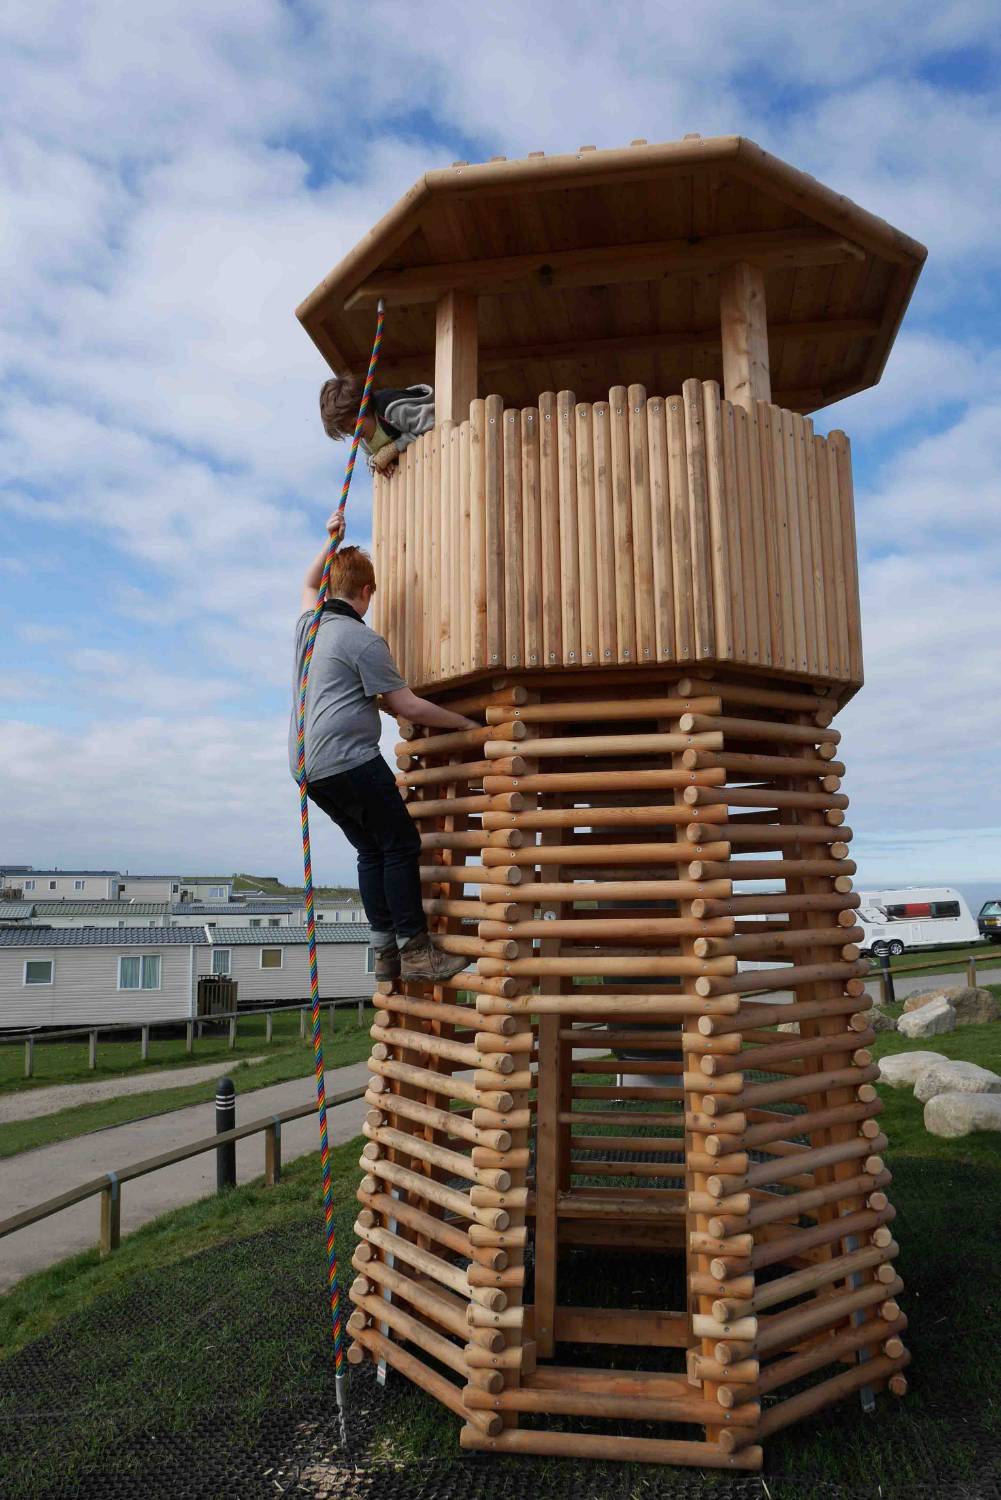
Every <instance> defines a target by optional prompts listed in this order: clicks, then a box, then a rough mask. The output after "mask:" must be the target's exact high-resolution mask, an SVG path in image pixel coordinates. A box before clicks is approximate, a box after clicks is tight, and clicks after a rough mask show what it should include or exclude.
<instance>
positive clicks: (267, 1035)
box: [264, 1010, 275, 1042]
mask: <svg viewBox="0 0 1001 1500" xmlns="http://www.w3.org/2000/svg"><path fill="white" fill-rule="evenodd" d="M274 1031H275V1016H274V1011H271V1010H269V1011H268V1013H267V1015H266V1016H265V1017H264V1040H265V1041H266V1042H270V1041H271V1040H272V1039H273V1037H274Z"/></svg>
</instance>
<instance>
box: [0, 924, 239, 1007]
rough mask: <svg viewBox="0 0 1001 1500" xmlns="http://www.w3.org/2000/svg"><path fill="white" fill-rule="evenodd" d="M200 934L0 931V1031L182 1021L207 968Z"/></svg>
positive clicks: (171, 931)
mask: <svg viewBox="0 0 1001 1500" xmlns="http://www.w3.org/2000/svg"><path fill="white" fill-rule="evenodd" d="M209 968H210V960H209V948H208V944H207V943H206V941H205V936H204V934H203V933H200V932H192V931H191V930H189V929H186V928H182V927H153V928H150V927H136V928H124V929H123V928H118V927H83V928H77V927H59V928H51V929H48V928H44V927H31V928H28V929H26V930H25V929H23V928H4V929H3V930H2V931H0V1029H7V1028H12V1029H17V1030H21V1029H23V1028H27V1027H34V1026H58V1027H67V1028H69V1027H73V1026H95V1025H104V1024H107V1023H111V1022H116V1021H120V1022H134V1023H135V1024H137V1025H138V1024H139V1023H140V1022H143V1021H173V1020H184V1019H187V1018H188V1017H192V1016H194V1015H195V1014H196V1011H197V1005H196V997H197V991H198V977H199V975H200V974H205V973H208V972H209Z"/></svg>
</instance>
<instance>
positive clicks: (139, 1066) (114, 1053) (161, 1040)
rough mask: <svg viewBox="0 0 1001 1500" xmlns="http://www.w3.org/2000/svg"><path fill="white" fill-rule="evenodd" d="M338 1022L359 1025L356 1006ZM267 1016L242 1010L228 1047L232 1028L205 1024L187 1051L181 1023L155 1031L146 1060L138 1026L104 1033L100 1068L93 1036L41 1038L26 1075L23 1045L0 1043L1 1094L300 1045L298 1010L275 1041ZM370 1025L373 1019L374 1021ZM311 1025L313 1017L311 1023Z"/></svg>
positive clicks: (277, 1029)
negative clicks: (92, 1050)
mask: <svg viewBox="0 0 1001 1500" xmlns="http://www.w3.org/2000/svg"><path fill="white" fill-rule="evenodd" d="M321 1014H322V1018H323V1023H324V1026H325V1027H326V1025H327V1015H328V1011H327V1007H326V1006H323V1007H322V1008H321ZM335 1015H336V1017H337V1021H336V1025H337V1027H338V1029H340V1027H341V1026H342V1025H345V1026H350V1025H353V1024H354V1018H355V1017H356V1015H357V1006H342V1007H340V1008H339V1009H338V1010H337V1011H336V1012H335ZM265 1025H266V1022H265V1019H264V1016H263V1014H257V1015H255V1014H253V1013H249V1012H248V1013H247V1014H246V1015H243V1014H241V1015H240V1017H239V1019H238V1022H237V1030H236V1046H235V1047H234V1048H233V1050H232V1051H230V1049H229V1027H228V1023H226V1022H224V1023H222V1024H221V1025H216V1026H206V1028H205V1030H204V1032H203V1034H202V1036H201V1037H200V1038H199V1037H196V1038H195V1043H194V1048H193V1050H192V1051H191V1052H190V1053H188V1052H186V1051H185V1050H184V1031H183V1028H179V1029H178V1030H177V1031H175V1033H174V1034H172V1035H171V1034H164V1033H161V1034H159V1035H157V1033H156V1032H153V1033H152V1034H151V1036H150V1043H149V1060H148V1061H147V1062H143V1061H142V1059H141V1058H140V1056H139V1036H138V1027H137V1028H136V1032H135V1033H134V1034H133V1035H131V1036H130V1037H129V1038H128V1039H121V1038H116V1037H114V1036H112V1035H107V1034H106V1035H105V1036H99V1037H98V1041H97V1067H96V1068H95V1069H94V1070H93V1071H91V1069H90V1067H89V1066H88V1057H89V1052H88V1039H87V1037H86V1036H83V1037H81V1038H80V1040H79V1041H66V1042H56V1041H53V1042H47V1041H45V1040H44V1038H41V1037H40V1038H38V1039H37V1040H36V1042H35V1046H34V1075H33V1076H32V1077H31V1078H25V1077H24V1045H23V1043H11V1044H5V1045H0V1093H3V1094H8V1093H15V1094H16V1093H25V1092H28V1091H30V1090H31V1089H37V1088H47V1087H50V1086H51V1085H53V1084H60V1083H96V1082H100V1081H101V1080H102V1079H109V1078H132V1077H135V1076H136V1075H137V1074H139V1073H158V1072H162V1071H164V1070H167V1069H170V1068H193V1067H197V1066H198V1065H199V1064H201V1063H213V1062H228V1061H230V1060H233V1059H235V1060H237V1061H239V1060H240V1059H241V1058H245V1057H259V1056H261V1055H262V1054H268V1053H271V1052H278V1051H279V1050H281V1049H282V1048H283V1047H285V1048H287V1047H290V1046H292V1047H294V1046H298V1045H299V1011H298V1010H295V1011H283V1012H281V1013H280V1014H276V1015H275V1017H274V1031H273V1040H272V1041H271V1042H270V1043H268V1042H266V1041H265V1039H264V1037H265ZM369 1025H371V1019H370V1020H369ZM307 1027H308V1022H307Z"/></svg>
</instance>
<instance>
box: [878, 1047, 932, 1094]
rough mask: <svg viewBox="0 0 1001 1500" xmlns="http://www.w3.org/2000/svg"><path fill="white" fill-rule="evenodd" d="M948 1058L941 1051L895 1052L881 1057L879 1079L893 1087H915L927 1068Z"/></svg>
mask: <svg viewBox="0 0 1001 1500" xmlns="http://www.w3.org/2000/svg"><path fill="white" fill-rule="evenodd" d="M948 1060H949V1059H948V1058H946V1057H943V1056H942V1054H941V1052H895V1053H893V1055H892V1056H891V1057H881V1058H880V1059H879V1081H880V1083H888V1084H889V1085H890V1087H891V1089H909V1088H913V1086H914V1082H915V1080H916V1079H917V1078H919V1077H920V1076H921V1074H922V1073H923V1072H924V1071H925V1069H926V1068H930V1067H931V1066H932V1064H933V1063H943V1062H948Z"/></svg>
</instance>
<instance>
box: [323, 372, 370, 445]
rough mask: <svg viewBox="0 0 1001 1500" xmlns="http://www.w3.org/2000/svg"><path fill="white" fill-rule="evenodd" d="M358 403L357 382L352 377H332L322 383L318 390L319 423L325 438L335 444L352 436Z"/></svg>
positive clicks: (359, 398)
mask: <svg viewBox="0 0 1001 1500" xmlns="http://www.w3.org/2000/svg"><path fill="white" fill-rule="evenodd" d="M360 401H361V393H360V391H359V389H358V381H357V380H356V379H355V377H354V376H353V375H334V376H332V378H331V379H330V380H327V381H325V382H324V384H323V386H322V388H321V390H320V421H321V422H322V423H323V430H324V432H325V433H326V434H327V437H329V438H333V439H334V441H335V442H337V441H338V439H339V438H345V437H350V436H351V435H352V434H353V432H354V429H355V418H356V417H357V415H358V406H359V404H360Z"/></svg>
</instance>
